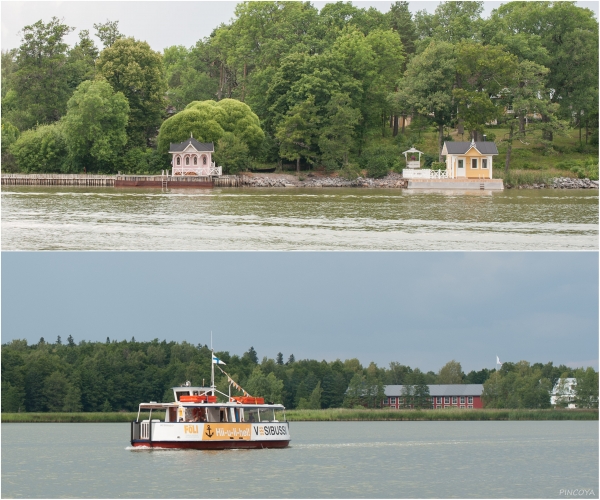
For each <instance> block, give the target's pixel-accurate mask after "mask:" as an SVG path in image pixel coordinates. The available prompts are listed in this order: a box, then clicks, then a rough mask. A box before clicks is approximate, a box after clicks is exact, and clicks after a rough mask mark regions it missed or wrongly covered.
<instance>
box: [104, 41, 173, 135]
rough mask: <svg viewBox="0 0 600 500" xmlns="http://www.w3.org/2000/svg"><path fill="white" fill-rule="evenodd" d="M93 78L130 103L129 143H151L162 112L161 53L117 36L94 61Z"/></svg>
mask: <svg viewBox="0 0 600 500" xmlns="http://www.w3.org/2000/svg"><path fill="white" fill-rule="evenodd" d="M96 77H97V78H98V79H102V78H103V79H106V80H107V81H108V83H110V85H111V86H112V88H113V90H114V91H115V92H121V93H123V95H124V96H125V97H126V98H127V101H128V102H129V110H130V113H129V122H128V125H127V137H128V141H129V143H130V144H131V145H132V146H144V145H150V144H149V141H150V139H151V138H153V137H154V136H155V135H156V131H157V129H158V127H159V125H160V122H161V118H162V114H163V112H164V107H165V101H164V94H165V90H166V82H165V79H164V70H163V65H162V56H161V54H159V53H158V52H155V51H153V50H152V49H151V48H150V46H149V45H148V44H147V43H146V42H140V41H138V40H135V39H133V38H119V39H117V40H115V42H114V43H113V44H112V45H110V47H107V48H105V49H104V50H103V51H102V52H101V54H100V57H99V58H98V61H97V62H96Z"/></svg>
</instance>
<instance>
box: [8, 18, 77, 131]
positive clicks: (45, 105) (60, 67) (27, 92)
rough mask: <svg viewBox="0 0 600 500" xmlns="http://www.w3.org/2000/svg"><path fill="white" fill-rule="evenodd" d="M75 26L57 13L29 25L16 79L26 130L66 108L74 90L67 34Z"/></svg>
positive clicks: (24, 32)
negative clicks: (48, 19)
mask: <svg viewBox="0 0 600 500" xmlns="http://www.w3.org/2000/svg"><path fill="white" fill-rule="evenodd" d="M72 30H73V28H70V27H69V26H67V25H65V24H62V23H61V22H60V20H59V19H57V18H56V17H53V18H52V19H51V21H50V22H49V23H48V24H44V23H43V22H42V21H41V20H40V21H38V22H36V23H34V24H32V25H29V26H25V27H24V28H23V30H22V31H21V33H22V40H21V41H22V43H21V46H20V47H19V50H18V53H17V60H16V64H17V68H18V69H17V70H16V71H15V72H14V75H13V78H12V82H13V89H14V91H15V99H16V101H17V102H18V108H19V111H20V113H19V119H18V122H15V123H16V124H17V126H18V127H19V128H20V129H21V130H23V129H26V128H31V127H32V126H34V125H35V124H36V123H50V122H54V121H57V120H58V119H59V118H60V117H61V116H62V115H63V114H64V112H65V107H66V104H67V100H68V99H69V96H70V92H71V90H70V89H69V85H68V81H67V69H66V62H67V48H68V46H67V44H66V43H65V42H64V37H65V36H66V35H67V34H68V33H69V32H71V31H72Z"/></svg>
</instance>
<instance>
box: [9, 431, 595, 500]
mask: <svg viewBox="0 0 600 500" xmlns="http://www.w3.org/2000/svg"><path fill="white" fill-rule="evenodd" d="M290 432H291V435H292V444H291V446H290V447H289V448H287V449H274V450H228V451H198V450H151V451H150V450H139V449H138V450H136V451H133V450H132V449H131V447H129V446H128V444H129V443H128V439H129V425H128V424H5V425H3V426H2V497H3V498H11V497H13V498H14V497H19V498H21V497H32V498H36V497H37V498H39V497H49V498H56V497H61V496H66V497H97V498H108V497H114V498H237V497H241V498H281V497H290V498H439V497H444V498H447V497H459V498H466V497H470V498H558V497H559V496H560V495H559V492H560V490H561V489H576V488H585V489H592V490H593V491H594V494H593V495H591V497H592V498H598V422H593V421H591V422H581V421H580V422H575V421H558V422H557V421H554V422H552V421H550V422H514V421H512V422H320V423H317V422H306V423H292V424H290Z"/></svg>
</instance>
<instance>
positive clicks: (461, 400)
mask: <svg viewBox="0 0 600 500" xmlns="http://www.w3.org/2000/svg"><path fill="white" fill-rule="evenodd" d="M460 404H461V405H464V404H465V397H464V396H461V397H460Z"/></svg>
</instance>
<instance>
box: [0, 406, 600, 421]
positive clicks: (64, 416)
mask: <svg viewBox="0 0 600 500" xmlns="http://www.w3.org/2000/svg"><path fill="white" fill-rule="evenodd" d="M154 415H155V416H156V417H157V418H160V419H163V418H164V412H155V413H154V414H153V416H154ZM286 415H287V419H288V421H289V422H361V421H362V422H369V421H371V422H386V421H428V422H433V421H476V420H477V421H494V420H598V410H596V409H592V410H514V409H468V410H460V409H457V410H454V409H452V410H387V409H385V410H383V409H382V410H379V409H372V410H369V409H346V408H334V409H326V410H288V411H286ZM136 417H137V412H106V413H102V412H80V413H49V412H48V413H41V412H40V413H2V423H3V424H4V423H123V422H132V421H134V420H135V419H136ZM143 418H147V414H146V416H145V417H143Z"/></svg>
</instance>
